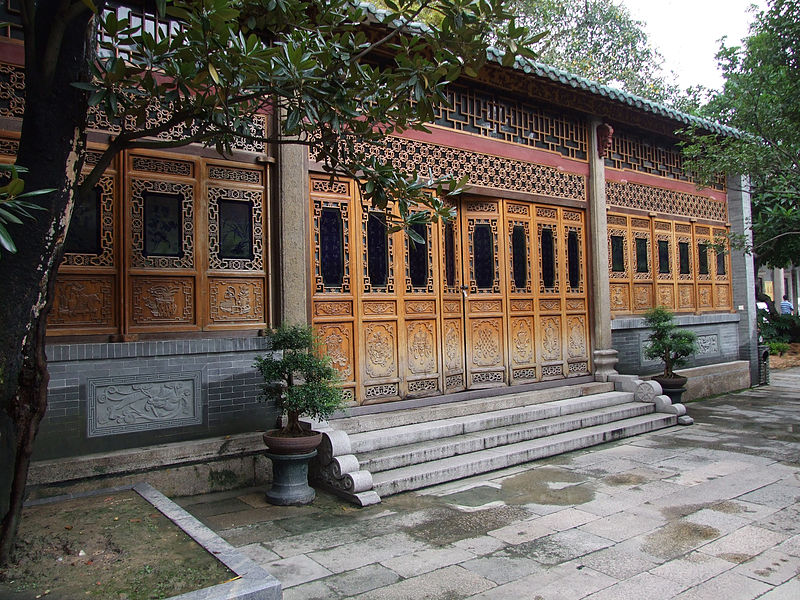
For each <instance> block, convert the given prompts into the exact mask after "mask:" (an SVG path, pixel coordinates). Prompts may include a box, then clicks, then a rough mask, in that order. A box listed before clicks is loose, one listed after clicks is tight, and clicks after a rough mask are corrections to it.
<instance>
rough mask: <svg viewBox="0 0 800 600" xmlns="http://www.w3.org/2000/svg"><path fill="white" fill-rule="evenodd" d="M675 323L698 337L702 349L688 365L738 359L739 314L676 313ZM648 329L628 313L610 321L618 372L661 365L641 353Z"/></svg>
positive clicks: (645, 371)
mask: <svg viewBox="0 0 800 600" xmlns="http://www.w3.org/2000/svg"><path fill="white" fill-rule="evenodd" d="M675 321H676V323H677V324H678V325H679V326H680V327H681V328H685V329H688V330H690V331H693V332H694V333H696V334H697V336H698V338H701V341H702V348H701V352H700V353H698V354H696V355H695V356H692V357H689V359H688V362H687V366H689V367H695V366H702V365H711V364H715V363H722V362H729V361H732V360H739V315H738V314H730V313H719V314H707V315H677V316H676V317H675ZM649 334H650V330H649V329H647V327H646V326H645V322H644V318H641V317H630V318H619V319H614V320H613V321H612V322H611V337H612V343H613V346H614V348H615V349H616V350H617V352H619V362H618V363H617V370H618V371H619V372H620V373H628V374H638V375H645V374H650V373H656V372H658V371H659V370H660V369H662V368H663V364H662V363H661V362H660V361H658V360H648V359H646V358H645V357H644V347H645V346H646V344H647V338H648V336H649Z"/></svg>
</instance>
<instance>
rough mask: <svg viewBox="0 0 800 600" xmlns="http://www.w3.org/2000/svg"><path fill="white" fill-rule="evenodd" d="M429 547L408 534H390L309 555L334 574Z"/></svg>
mask: <svg viewBox="0 0 800 600" xmlns="http://www.w3.org/2000/svg"><path fill="white" fill-rule="evenodd" d="M426 547H427V544H425V543H424V542H421V541H418V540H415V539H414V538H412V537H411V536H409V535H408V534H406V533H390V534H388V535H381V536H377V537H373V538H368V539H366V540H362V541H359V542H352V543H350V544H342V545H339V546H336V547H335V548H331V549H330V550H319V551H316V552H311V553H309V554H308V556H309V558H312V559H313V560H315V561H316V562H318V563H319V564H321V565H322V566H324V567H325V568H326V569H329V570H330V572H332V573H341V572H342V571H350V570H352V569H357V568H358V567H363V566H364V565H368V564H372V563H377V562H380V561H382V560H386V559H388V558H393V557H395V556H400V555H402V554H411V553H412V552H415V551H417V550H422V549H424V548H426Z"/></svg>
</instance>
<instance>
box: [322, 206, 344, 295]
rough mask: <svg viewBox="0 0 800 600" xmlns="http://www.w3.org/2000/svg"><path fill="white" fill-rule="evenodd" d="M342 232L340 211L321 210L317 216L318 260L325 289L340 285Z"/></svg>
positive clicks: (335, 209) (342, 252)
mask: <svg viewBox="0 0 800 600" xmlns="http://www.w3.org/2000/svg"><path fill="white" fill-rule="evenodd" d="M343 232H344V226H343V225H342V213H341V211H339V209H338V208H323V209H322V212H321V214H320V216H319V260H320V271H321V274H322V283H323V285H325V286H326V287H338V286H340V285H342V278H343V277H344V251H343V246H344V239H343Z"/></svg>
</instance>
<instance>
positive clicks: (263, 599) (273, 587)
mask: <svg viewBox="0 0 800 600" xmlns="http://www.w3.org/2000/svg"><path fill="white" fill-rule="evenodd" d="M124 490H133V491H135V492H136V493H137V494H139V495H140V496H141V497H142V498H144V499H145V500H146V501H147V502H149V503H150V504H152V505H153V506H154V507H155V508H156V509H157V510H158V511H159V512H161V513H162V514H163V515H164V516H165V517H167V518H168V519H169V520H170V521H172V522H173V523H174V524H175V525H177V526H178V527H180V528H181V529H182V530H183V531H184V532H185V533H186V534H187V535H188V536H190V537H191V538H192V539H193V540H194V541H196V542H197V543H198V544H200V545H201V546H202V547H203V548H204V549H205V550H206V551H207V552H209V553H210V554H211V555H213V556H214V557H215V558H216V559H217V560H218V561H220V562H221V563H222V564H224V565H225V566H226V567H228V568H229V569H230V570H231V571H233V572H234V573H236V575H237V577H236V579H233V580H231V581H227V582H225V583H220V584H217V585H214V586H211V587H207V588H203V589H201V590H195V591H193V592H187V593H186V594H181V595H180V596H172V597H170V598H168V599H167V600H281V599H282V598H283V592H282V590H281V582H280V581H278V580H277V579H276V578H275V577H273V576H272V575H270V574H269V573H267V571H265V570H264V569H263V568H262V567H260V566H259V565H257V564H256V563H255V562H253V560H251V559H250V558H248V557H247V556H245V555H244V554H242V553H241V552H239V551H238V550H237V549H236V548H234V547H233V546H231V545H230V544H229V543H228V542H226V541H225V540H223V539H222V538H221V537H219V536H218V535H217V534H216V533H214V532H213V531H211V530H210V529H209V528H208V527H206V526H205V525H203V524H202V523H201V522H200V521H198V520H197V519H196V518H195V517H193V516H192V515H191V514H189V513H188V512H186V511H185V510H184V509H182V508H181V507H180V506H178V505H177V504H175V503H174V502H173V501H172V500H170V499H169V498H167V497H166V496H165V495H164V494H162V493H161V492H159V491H158V490H157V489H156V488H154V487H153V486H152V485H150V484H149V483H145V482H141V483H137V484H134V485H125V486H118V487H113V488H105V489H102V490H92V491H90V492H83V493H78V494H66V495H63V496H54V497H52V498H42V499H39V500H34V501H32V502H26V503H25V505H26V506H37V505H42V504H50V503H54V502H59V501H62V500H73V499H76V498H87V497H90V496H99V495H103V494H109V493H113V492H121V491H124Z"/></svg>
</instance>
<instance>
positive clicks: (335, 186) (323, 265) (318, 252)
mask: <svg viewBox="0 0 800 600" xmlns="http://www.w3.org/2000/svg"><path fill="white" fill-rule="evenodd" d="M310 187H311V236H312V248H313V252H312V257H311V274H312V277H313V291H312V294H313V296H312V302H311V306H312V309H311V310H312V315H313V323H314V327H315V329H316V331H317V335H318V336H319V338H320V340H321V341H322V346H323V348H324V350H325V352H326V353H327V354H328V356H330V357H331V361H332V363H333V366H334V367H335V368H336V369H337V370H338V371H339V375H340V376H341V378H342V380H343V387H344V393H345V399H346V401H347V402H348V403H350V402H355V401H356V382H357V379H356V365H357V364H358V363H357V362H356V361H357V358H358V354H357V351H356V334H355V332H356V321H355V319H356V315H355V311H354V306H355V303H356V294H355V290H354V289H353V287H354V284H353V279H354V277H353V271H354V267H353V263H354V260H355V259H354V254H355V252H354V250H353V246H354V240H353V238H354V234H353V232H352V229H353V225H352V224H353V223H354V222H355V221H354V220H353V218H352V215H353V211H354V210H355V206H356V204H357V203H356V202H355V201H354V193H355V191H354V189H353V188H354V184H353V182H352V181H348V180H342V181H331V180H330V178H327V177H324V178H323V177H320V178H317V177H313V178H312V179H311V182H310Z"/></svg>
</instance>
